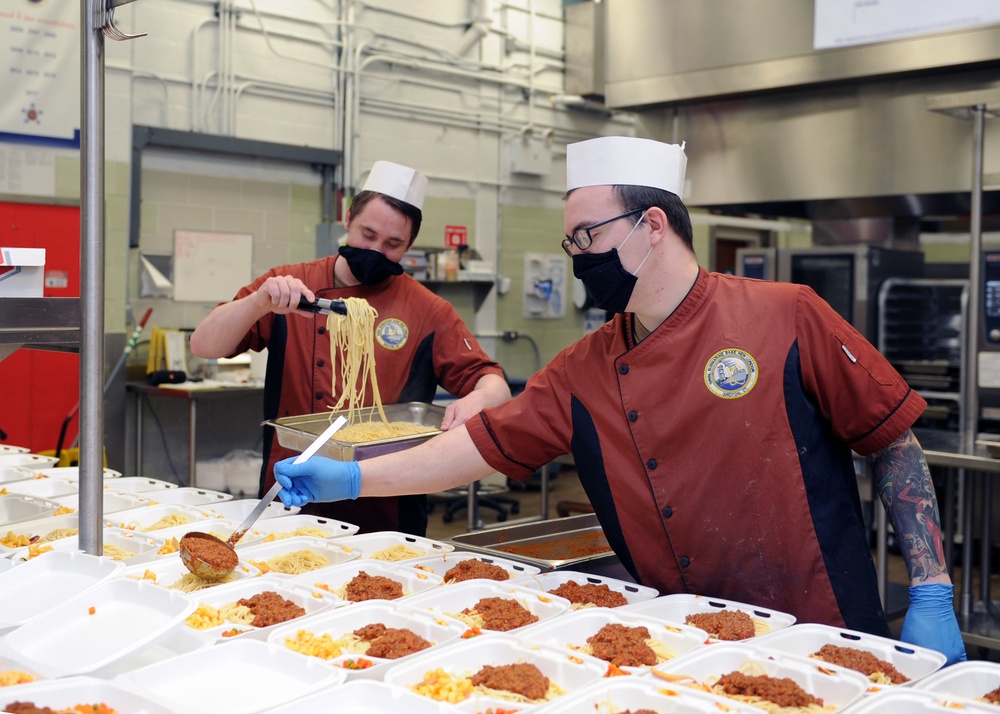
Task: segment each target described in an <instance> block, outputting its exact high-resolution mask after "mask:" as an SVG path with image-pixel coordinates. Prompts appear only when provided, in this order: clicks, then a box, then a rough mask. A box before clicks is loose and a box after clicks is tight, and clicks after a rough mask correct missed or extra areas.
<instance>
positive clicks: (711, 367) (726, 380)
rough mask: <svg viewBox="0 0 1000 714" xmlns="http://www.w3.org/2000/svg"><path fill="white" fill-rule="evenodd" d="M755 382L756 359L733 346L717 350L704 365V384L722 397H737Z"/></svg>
mask: <svg viewBox="0 0 1000 714" xmlns="http://www.w3.org/2000/svg"><path fill="white" fill-rule="evenodd" d="M755 384H757V361H756V360H754V358H753V357H751V356H750V354H749V353H748V352H745V351H743V350H741V349H737V348H735V347H729V348H727V349H724V350H719V351H718V352H716V353H715V354H714V355H712V358H711V359H710V360H708V364H706V365H705V386H706V387H708V391H710V392H711V393H712V394H714V395H715V396H717V397H722V398H723V399H739V398H740V397H742V396H743V395H744V394H747V393H748V392H749V391H750V390H751V389H753V387H754V385H755Z"/></svg>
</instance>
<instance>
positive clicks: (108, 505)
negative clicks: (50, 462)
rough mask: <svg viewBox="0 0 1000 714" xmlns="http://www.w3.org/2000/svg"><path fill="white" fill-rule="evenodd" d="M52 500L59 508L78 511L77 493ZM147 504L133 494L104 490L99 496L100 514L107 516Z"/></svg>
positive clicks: (78, 497)
mask: <svg viewBox="0 0 1000 714" xmlns="http://www.w3.org/2000/svg"><path fill="white" fill-rule="evenodd" d="M52 500H53V501H55V502H56V503H58V504H59V505H60V506H66V507H67V508H73V509H76V510H80V494H79V493H72V494H70V495H68V496H59V497H58V498H54V499H52ZM149 503H150V501H149V499H148V498H145V497H144V496H140V495H138V494H135V493H126V492H123V491H114V490H112V489H105V490H104V491H103V493H102V494H101V513H103V514H104V515H105V516H108V515H109V514H113V513H118V512H120V511H127V510H129V509H132V508H140V507H142V506H148V505H149Z"/></svg>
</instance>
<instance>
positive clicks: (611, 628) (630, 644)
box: [587, 622, 656, 667]
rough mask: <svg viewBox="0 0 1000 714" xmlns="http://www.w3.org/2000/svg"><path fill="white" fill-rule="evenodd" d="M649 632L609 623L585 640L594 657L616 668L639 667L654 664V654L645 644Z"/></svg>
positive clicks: (641, 628) (643, 629) (644, 629)
mask: <svg viewBox="0 0 1000 714" xmlns="http://www.w3.org/2000/svg"><path fill="white" fill-rule="evenodd" d="M648 639H649V630H648V629H646V628H645V627H627V626H626V625H621V624H618V623H617V622H611V623H608V624H607V625H605V626H604V627H602V628H601V629H600V630H598V631H597V634H595V635H592V636H591V637H588V638H587V644H588V645H590V650H591V651H592V652H593V653H594V656H595V657H600V658H601V659H603V660H605V661H607V662H610V663H611V664H613V665H616V666H618V667H641V666H642V665H647V666H652V665H654V664H656V653H655V652H653V649H652V648H651V647H650V646H649V645H647V644H646V640H648Z"/></svg>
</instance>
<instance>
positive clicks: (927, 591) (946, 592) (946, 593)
mask: <svg viewBox="0 0 1000 714" xmlns="http://www.w3.org/2000/svg"><path fill="white" fill-rule="evenodd" d="M954 600H955V586H954V585H950V584H946V583H923V584H921V585H911V586H910V607H918V608H919V607H925V606H926V607H932V608H933V607H939V606H942V605H944V606H947V607H948V608H949V609H951V608H952V607H953V606H954Z"/></svg>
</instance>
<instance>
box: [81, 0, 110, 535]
mask: <svg viewBox="0 0 1000 714" xmlns="http://www.w3.org/2000/svg"><path fill="white" fill-rule="evenodd" d="M103 2H104V0H84V1H83V2H82V3H81V21H80V33H81V38H80V55H81V56H80V75H81V88H80V89H81V91H80V99H81V106H80V206H81V210H80V312H81V323H82V324H81V330H80V535H79V543H80V548H81V549H83V550H84V551H85V552H87V553H90V554H91V555H100V554H101V553H102V552H103V551H104V547H103V546H104V544H103V538H102V535H103V533H102V531H103V528H102V526H101V517H102V515H103V513H102V511H103V490H104V489H103V484H104V479H103V468H104V389H103V387H104V34H103V32H102V30H101V28H99V27H96V26H95V25H96V24H97V23H96V18H97V17H98V15H97V10H98V8H99V7H101V8H102V9H103V6H102V5H101V3H103ZM102 15H103V13H102Z"/></svg>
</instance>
